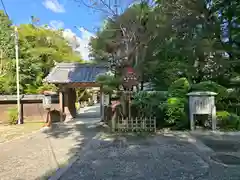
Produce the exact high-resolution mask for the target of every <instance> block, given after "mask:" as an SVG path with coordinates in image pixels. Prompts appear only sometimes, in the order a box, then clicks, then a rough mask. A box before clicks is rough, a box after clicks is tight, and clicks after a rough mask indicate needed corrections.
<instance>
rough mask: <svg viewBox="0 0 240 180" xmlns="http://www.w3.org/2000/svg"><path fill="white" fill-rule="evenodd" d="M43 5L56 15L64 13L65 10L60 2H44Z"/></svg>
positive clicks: (56, 0)
mask: <svg viewBox="0 0 240 180" xmlns="http://www.w3.org/2000/svg"><path fill="white" fill-rule="evenodd" d="M43 5H44V6H45V7H46V8H47V9H50V10H52V11H53V12H55V13H64V12H65V8H64V6H63V5H62V4H60V3H59V2H58V0H44V2H43Z"/></svg>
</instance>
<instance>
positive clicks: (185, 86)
mask: <svg viewBox="0 0 240 180" xmlns="http://www.w3.org/2000/svg"><path fill="white" fill-rule="evenodd" d="M189 88H190V84H189V82H188V80H187V78H180V79H178V80H176V81H174V82H173V83H172V84H171V86H170V87H169V88H168V95H169V97H186V95H187V93H188V91H189Z"/></svg>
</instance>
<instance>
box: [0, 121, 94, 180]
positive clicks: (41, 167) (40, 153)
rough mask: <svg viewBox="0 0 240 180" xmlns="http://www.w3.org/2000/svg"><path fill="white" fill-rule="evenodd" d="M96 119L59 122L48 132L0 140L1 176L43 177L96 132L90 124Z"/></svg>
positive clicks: (11, 179) (13, 179)
mask: <svg viewBox="0 0 240 180" xmlns="http://www.w3.org/2000/svg"><path fill="white" fill-rule="evenodd" d="M96 120H97V119H96V118H95V119H89V120H85V122H81V121H79V119H76V120H75V121H72V122H69V123H67V124H61V123H60V124H58V125H54V126H53V130H52V131H51V132H37V133H34V134H31V135H29V136H28V137H24V138H21V139H19V140H15V141H12V142H9V143H4V144H0V180H36V179H45V178H46V176H48V175H49V174H50V173H52V172H54V171H55V170H56V169H58V168H59V167H61V166H62V165H66V163H67V162H68V160H69V159H70V158H72V157H73V156H74V155H75V153H76V152H78V153H79V152H80V151H81V149H82V147H83V146H84V145H86V144H87V143H88V142H89V141H90V140H91V139H92V138H93V137H94V136H95V135H96V134H97V132H98V131H97V129H96V128H92V127H90V125H91V124H92V123H94V122H95V121H96ZM86 122H87V123H86Z"/></svg>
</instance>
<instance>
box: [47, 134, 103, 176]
mask: <svg viewBox="0 0 240 180" xmlns="http://www.w3.org/2000/svg"><path fill="white" fill-rule="evenodd" d="M101 135H102V133H101V132H99V133H97V134H96V136H94V137H93V138H92V139H91V140H90V141H89V142H88V143H87V144H86V146H85V147H83V149H82V150H81V151H80V153H76V155H75V156H73V157H72V158H70V160H69V162H68V165H66V166H65V167H63V168H59V169H57V171H56V172H55V173H54V175H53V176H51V177H50V178H48V180H59V179H60V178H61V177H62V176H63V175H64V174H65V173H66V172H67V170H69V169H70V168H71V167H72V165H73V164H74V163H75V162H76V161H77V160H79V158H82V157H84V156H85V152H86V151H87V150H88V149H89V148H90V147H91V145H92V142H94V140H96V139H98V138H99V137H101ZM80 154H81V155H82V156H81V155H80Z"/></svg>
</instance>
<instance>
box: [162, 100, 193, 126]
mask: <svg viewBox="0 0 240 180" xmlns="http://www.w3.org/2000/svg"><path fill="white" fill-rule="evenodd" d="M186 105H187V99H186V98H178V97H171V98H168V100H167V102H166V103H165V104H163V106H162V107H163V108H164V109H165V112H166V116H165V122H166V123H167V124H168V125H169V126H172V127H173V128H174V129H185V128H188V124H189V123H188V116H187V113H186Z"/></svg>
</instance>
